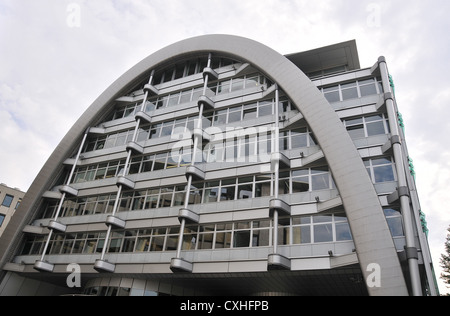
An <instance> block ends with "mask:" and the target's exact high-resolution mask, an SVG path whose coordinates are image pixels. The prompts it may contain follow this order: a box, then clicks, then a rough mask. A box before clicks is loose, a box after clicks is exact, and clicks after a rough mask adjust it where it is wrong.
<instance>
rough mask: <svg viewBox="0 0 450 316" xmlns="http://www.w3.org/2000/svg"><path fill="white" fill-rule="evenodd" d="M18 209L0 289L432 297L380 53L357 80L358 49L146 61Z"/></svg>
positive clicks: (236, 51) (216, 43)
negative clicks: (75, 281)
mask: <svg viewBox="0 0 450 316" xmlns="http://www.w3.org/2000/svg"><path fill="white" fill-rule="evenodd" d="M18 213H19V214H20V216H19V214H18V215H16V216H15V217H14V218H13V220H12V221H11V224H10V225H9V226H8V228H7V229H8V230H9V234H8V236H9V238H7V239H4V240H0V253H1V254H2V258H1V261H0V267H1V268H2V274H1V279H0V280H1V283H0V284H1V285H0V294H1V295H25V294H26V295H47V294H48V295H57V294H63V293H83V294H88V295H436V294H437V292H436V286H435V283H434V275H433V267H432V261H431V256H430V252H429V248H428V244H427V239H426V234H425V232H424V231H425V227H424V226H423V225H422V224H423V223H422V222H421V220H420V218H421V217H420V216H421V210H420V204H419V200H418V197H417V191H416V188H415V182H414V178H413V175H412V173H411V168H410V160H409V156H408V152H407V147H406V143H405V138H404V134H403V131H402V128H401V124H400V123H399V115H398V109H397V104H396V100H395V95H394V91H393V88H392V80H391V78H390V76H389V72H388V68H387V64H386V60H385V58H384V57H380V58H379V60H377V61H376V62H375V64H374V65H373V66H372V67H371V68H363V69H362V68H361V67H360V64H359V59H358V52H357V48H356V43H355V41H349V42H345V43H340V44H336V45H332V46H328V47H323V48H319V49H316V50H312V51H308V52H302V53H297V54H291V55H287V56H283V55H281V54H279V53H277V52H276V51H274V50H272V49H270V48H268V47H266V46H264V45H262V44H260V43H257V42H254V41H252V40H248V39H245V38H241V37H235V36H227V35H208V36H201V37H196V38H192V39H188V40H185V41H181V42H179V43H175V44H173V45H171V46H169V47H167V48H164V49H162V50H160V51H158V52H156V53H154V54H152V55H151V56H149V57H148V58H146V59H145V60H143V61H142V62H140V63H139V64H138V65H136V66H135V67H133V68H132V69H131V70H129V71H128V72H127V73H125V74H124V75H123V76H122V77H121V78H119V79H118V80H117V81H116V82H115V83H113V84H112V85H111V86H110V87H109V88H108V89H107V90H106V91H105V92H104V93H103V94H102V95H101V96H100V97H99V98H98V99H97V100H96V101H95V102H94V103H93V104H92V105H91V106H90V107H89V108H88V110H87V111H86V112H85V113H84V114H83V116H82V117H81V118H80V119H79V120H78V121H77V122H76V124H75V125H74V126H73V128H72V129H71V130H70V131H69V133H68V134H67V135H66V137H65V138H64V139H63V140H62V142H61V143H60V144H59V145H58V147H57V148H56V150H55V152H54V153H53V154H52V156H51V157H50V159H49V160H48V162H47V163H46V164H45V166H44V167H43V169H42V170H41V172H40V173H39V175H38V176H37V178H36V180H35V182H34V183H33V185H32V186H31V188H30V190H29V192H28V193H27V195H26V197H25V198H24V201H23V203H22V204H21V206H20V208H19V212H18ZM71 272H73V273H75V274H73V276H74V277H76V276H77V275H79V276H80V277H81V284H79V285H77V286H76V287H73V288H70V287H69V285H70V284H69V283H71V282H69V279H70V278H68V276H71V275H69V273H71ZM77 273H78V274H77Z"/></svg>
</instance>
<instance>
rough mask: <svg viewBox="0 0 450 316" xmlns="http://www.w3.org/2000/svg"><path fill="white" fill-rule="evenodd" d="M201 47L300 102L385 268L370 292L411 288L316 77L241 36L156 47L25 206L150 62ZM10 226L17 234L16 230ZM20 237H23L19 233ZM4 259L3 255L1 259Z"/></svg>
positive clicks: (361, 251) (94, 113)
mask: <svg viewBox="0 0 450 316" xmlns="http://www.w3.org/2000/svg"><path fill="white" fill-rule="evenodd" d="M197 53H202V54H203V53H213V54H214V53H221V54H225V55H227V56H229V57H234V58H235V59H238V60H241V61H244V62H248V63H251V64H252V65H253V66H255V67H256V68H258V69H259V70H260V71H262V72H263V73H264V74H265V75H266V76H268V77H269V78H270V79H272V80H273V81H274V82H276V83H277V84H278V85H279V86H280V88H281V89H283V91H284V92H285V93H286V94H287V95H288V97H289V98H290V99H291V100H292V101H293V102H294V103H295V104H296V105H297V107H299V110H300V112H301V113H302V115H303V116H304V117H305V119H306V121H307V123H308V124H309V126H310V127H311V129H312V131H313V133H314V135H315V136H316V138H317V140H318V142H319V144H320V146H321V149H322V151H323V152H324V155H325V157H326V159H327V161H328V164H329V166H330V169H331V172H332V174H333V176H334V179H335V182H336V186H337V187H338V189H339V192H340V195H341V198H342V201H343V204H344V207H345V210H346V213H347V217H348V220H349V224H350V228H351V231H352V235H353V239H354V243H355V246H356V250H357V255H358V259H359V262H360V265H361V270H362V272H363V274H364V277H365V279H367V278H368V277H369V276H370V274H371V272H372V271H370V269H368V268H369V267H373V265H374V264H376V265H378V266H379V267H380V268H381V271H380V274H379V276H380V285H381V286H380V287H368V291H369V294H370V295H408V290H407V287H406V283H405V280H404V277H403V273H402V270H401V266H400V262H399V259H398V257H397V252H396V250H395V246H394V243H393V240H392V237H391V234H390V231H389V228H388V226H387V222H386V219H385V217H384V214H383V209H382V207H381V205H380V202H379V200H378V196H377V194H376V192H375V189H374V187H373V185H372V182H371V181H370V178H369V176H368V174H367V171H366V169H365V166H364V164H363V162H362V160H361V158H360V156H359V154H358V152H357V150H356V148H355V146H354V144H353V142H352V141H351V139H350V136H349V135H348V133H347V131H346V130H345V128H344V126H343V124H342V123H341V121H340V120H339V118H338V116H337V114H336V113H335V112H334V110H333V109H332V107H331V106H330V105H329V103H328V102H327V100H326V99H325V98H324V96H323V95H322V94H321V93H320V91H319V90H318V89H317V87H316V86H315V85H314V84H313V83H312V82H311V80H310V79H309V78H308V77H307V76H306V75H305V74H304V73H303V72H302V71H301V70H300V69H299V68H297V67H296V66H295V65H294V64H292V63H291V62H290V61H289V60H288V59H287V58H286V57H284V56H283V55H281V54H279V53H278V52H276V51H274V50H272V49H271V48H269V47H267V46H265V45H263V44H261V43H258V42H255V41H253V40H249V39H246V38H242V37H237V36H229V35H206V36H200V37H195V38H191V39H187V40H183V41H180V42H178V43H175V44H172V45H170V46H168V47H166V48H163V49H161V50H159V51H157V52H155V53H154V54H152V55H150V56H149V57H147V58H145V59H144V60H143V61H141V62H140V63H138V64H137V65H136V66H134V67H133V68H131V69H130V70H129V71H128V72H126V73H125V74H124V75H123V76H121V77H120V78H119V79H118V80H116V81H115V82H114V83H113V84H112V85H111V86H110V87H109V88H108V89H107V90H106V91H105V92H104V93H103V94H102V95H100V97H99V98H98V99H97V100H95V101H94V103H93V104H92V105H91V106H90V107H89V108H88V109H87V111H86V112H85V113H84V114H83V115H82V116H81V118H80V119H79V120H78V121H77V122H76V124H75V125H74V126H73V127H72V129H71V130H70V131H69V132H68V133H67V135H66V136H65V137H64V139H63V140H62V141H61V143H60V144H59V145H58V146H57V148H56V149H55V151H54V152H53V154H52V155H51V157H50V158H49V160H48V161H47V163H46V164H45V165H44V167H43V168H42V170H41V172H40V173H39V175H38V176H37V178H36V180H35V181H34V183H33V184H32V186H31V187H30V190H29V194H27V196H26V197H25V198H24V200H23V202H22V204H21V207H20V209H19V211H20V210H21V211H22V213H23V212H26V210H27V209H29V210H32V209H33V206H35V205H36V204H37V203H38V202H39V200H40V198H41V196H42V194H43V193H44V192H45V190H46V189H47V188H48V186H49V185H51V182H52V181H53V178H54V176H55V175H56V174H57V172H58V169H59V166H60V165H61V164H62V163H63V161H64V160H65V159H66V158H67V157H68V156H69V155H70V154H71V153H72V151H73V150H74V148H76V146H77V144H79V141H80V137H81V136H80V135H82V134H83V132H84V131H85V130H86V128H88V127H90V126H93V125H95V124H96V123H97V122H98V121H99V120H100V119H101V118H102V115H104V113H105V111H106V110H107V109H108V106H109V104H110V102H112V101H113V100H114V99H116V98H118V97H120V96H121V95H123V94H124V93H126V92H127V90H128V89H130V88H132V87H133V85H135V84H136V83H137V82H138V81H139V80H142V79H143V78H144V76H145V75H146V74H148V72H149V71H150V70H151V69H154V68H157V67H158V66H160V65H162V64H163V63H165V62H168V61H170V60H176V59H177V58H178V57H182V56H183V55H185V56H192V55H195V54H197ZM55 166H56V167H55ZM19 213H20V212H19ZM29 216H31V215H30V214H21V216H17V217H16V216H15V217H13V219H15V223H14V225H13V226H8V228H9V227H11V230H13V229H14V230H15V231H16V232H18V231H20V229H21V228H22V227H23V226H24V225H26V219H27V218H29ZM10 233H13V234H14V232H12V231H10ZM15 235H16V236H17V234H15ZM16 239H17V240H16V242H17V241H18V239H19V238H16ZM5 247H6V245H5V244H4V243H2V244H0V253H4V252H3V251H4V250H6V248H5ZM9 256H10V257H11V256H12V253H10V255H9ZM6 259H10V258H6ZM4 261H5V258H3V261H2V262H0V264H2V263H4ZM367 270H369V271H367Z"/></svg>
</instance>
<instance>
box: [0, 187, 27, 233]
mask: <svg viewBox="0 0 450 316" xmlns="http://www.w3.org/2000/svg"><path fill="white" fill-rule="evenodd" d="M24 195H25V192H22V191H21V190H19V189H17V188H10V187H8V186H7V185H6V184H3V183H2V184H0V201H1V202H2V204H1V205H0V237H1V236H2V234H3V232H4V230H5V228H6V226H7V225H8V223H9V221H10V219H11V217H12V216H13V215H14V212H15V211H16V209H17V208H18V207H19V205H20V203H21V202H22V198H23V196H24Z"/></svg>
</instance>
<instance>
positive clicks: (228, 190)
mask: <svg viewBox="0 0 450 316" xmlns="http://www.w3.org/2000/svg"><path fill="white" fill-rule="evenodd" d="M235 191H236V188H235V186H229V187H222V188H221V194H220V200H221V201H226V200H234V194H235Z"/></svg>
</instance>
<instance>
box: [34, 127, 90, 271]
mask: <svg viewBox="0 0 450 316" xmlns="http://www.w3.org/2000/svg"><path fill="white" fill-rule="evenodd" d="M88 134H89V129H88V130H87V131H86V132H85V133H84V136H83V139H82V141H81V145H80V148H79V149H78V152H77V155H76V157H75V161H74V163H73V166H72V169H71V170H70V174H69V177H68V179H67V183H66V185H65V186H63V187H62V188H61V193H62V196H61V199H60V201H59V204H58V208H57V210H56V213H55V217H54V218H53V220H51V221H50V223H49V225H48V228H49V229H50V233H49V234H48V237H47V241H46V242H45V246H44V250H43V252H42V256H41V259H40V260H37V261H36V262H35V263H34V269H35V270H38V271H42V272H53V268H54V265H53V264H51V263H48V262H45V261H44V259H45V254H46V252H47V249H48V246H49V244H50V240H51V238H52V236H53V232H54V231H55V230H57V231H60V232H63V233H64V232H65V231H66V229H67V226H66V225H64V224H61V223H59V222H58V217H59V214H60V213H61V209H62V206H63V204H64V200H65V199H66V195H67V194H74V195H76V194H78V191H77V190H75V189H73V188H71V187H70V186H69V185H70V182H71V181H72V177H73V174H74V173H75V169H76V167H77V164H78V161H79V160H80V156H81V151H82V150H83V147H84V144H85V142H86V139H87V136H88Z"/></svg>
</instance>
